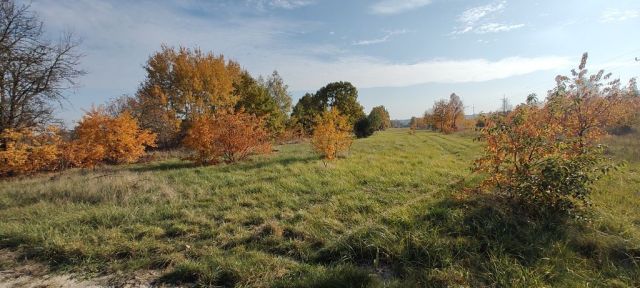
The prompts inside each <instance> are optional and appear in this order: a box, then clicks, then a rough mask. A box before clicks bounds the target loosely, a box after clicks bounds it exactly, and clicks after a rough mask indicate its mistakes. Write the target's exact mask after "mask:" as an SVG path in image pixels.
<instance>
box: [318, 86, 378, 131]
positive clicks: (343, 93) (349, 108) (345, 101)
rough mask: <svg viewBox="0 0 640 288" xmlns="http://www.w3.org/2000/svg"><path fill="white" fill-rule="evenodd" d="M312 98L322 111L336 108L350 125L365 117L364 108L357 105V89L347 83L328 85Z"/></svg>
mask: <svg viewBox="0 0 640 288" xmlns="http://www.w3.org/2000/svg"><path fill="white" fill-rule="evenodd" d="M314 97H315V98H317V99H318V101H320V103H321V104H322V108H323V111H324V110H327V109H329V108H338V110H339V111H340V113H342V114H343V115H345V116H346V117H347V118H348V120H349V123H351V124H354V123H355V122H356V121H358V120H359V119H360V118H362V117H364V116H365V114H364V108H362V105H360V103H358V89H356V87H355V86H353V85H352V84H351V83H349V82H343V81H340V82H333V83H329V84H327V85H326V86H324V87H322V88H320V90H318V92H316V94H315V95H314Z"/></svg>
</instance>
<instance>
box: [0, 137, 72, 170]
mask: <svg viewBox="0 0 640 288" xmlns="http://www.w3.org/2000/svg"><path fill="white" fill-rule="evenodd" d="M0 143H3V145H4V149H0V177H4V176H14V175H19V174H30V173H34V172H38V171H44V170H55V169H57V168H58V165H57V164H58V162H57V160H58V159H59V156H60V150H59V145H60V137H59V135H58V129H57V128H54V127H50V128H47V129H45V130H44V131H36V130H35V129H22V130H12V129H7V130H5V131H4V132H3V133H2V134H0Z"/></svg>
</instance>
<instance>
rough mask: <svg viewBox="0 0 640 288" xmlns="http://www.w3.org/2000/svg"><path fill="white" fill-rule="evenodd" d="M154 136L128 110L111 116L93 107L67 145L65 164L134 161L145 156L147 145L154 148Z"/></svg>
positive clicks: (92, 165) (84, 164) (78, 164)
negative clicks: (139, 124) (142, 127)
mask: <svg viewBox="0 0 640 288" xmlns="http://www.w3.org/2000/svg"><path fill="white" fill-rule="evenodd" d="M155 139H156V135H155V134H153V133H151V132H149V131H148V130H143V129H140V127H139V126H138V122H137V121H136V120H135V119H134V118H133V117H132V116H131V115H130V114H129V113H128V112H124V113H122V114H120V115H118V116H109V115H107V114H106V113H105V112H104V111H103V110H102V109H93V110H91V111H89V112H88V113H87V114H86V115H85V116H84V117H83V118H82V120H81V121H80V123H79V124H78V126H77V127H76V128H75V139H74V140H72V141H71V142H69V143H68V144H66V145H65V147H64V150H65V153H64V154H65V160H66V164H67V165H69V166H74V167H94V166H95V165H97V164H98V163H100V162H103V161H106V162H109V163H113V164H123V163H132V162H135V161H137V160H138V159H139V158H140V157H141V156H142V155H144V151H145V147H155Z"/></svg>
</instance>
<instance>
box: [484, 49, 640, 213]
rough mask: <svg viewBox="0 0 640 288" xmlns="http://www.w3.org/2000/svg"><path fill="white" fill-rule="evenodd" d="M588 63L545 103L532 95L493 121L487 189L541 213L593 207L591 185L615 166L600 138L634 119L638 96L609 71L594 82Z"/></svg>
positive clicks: (487, 134)
mask: <svg viewBox="0 0 640 288" xmlns="http://www.w3.org/2000/svg"><path fill="white" fill-rule="evenodd" d="M586 60H587V55H586V54H585V55H584V56H583V59H582V63H581V64H580V67H579V70H578V71H572V77H566V76H558V77H557V78H556V81H557V86H556V88H555V89H554V90H552V91H550V93H549V96H548V97H547V99H546V101H545V102H543V103H540V102H538V101H537V99H535V96H534V95H531V96H530V97H529V99H527V103H526V104H521V105H519V106H518V107H516V108H515V109H514V110H513V111H511V112H509V113H508V114H506V115H505V114H501V113H496V114H494V115H492V116H491V117H489V118H487V119H486V121H485V125H484V127H483V128H482V130H481V133H482V135H481V137H480V138H481V139H483V140H485V141H486V148H485V154H484V156H483V157H481V158H479V159H477V160H476V161H475V167H474V168H475V171H480V172H484V173H486V174H487V175H488V177H487V179H486V180H485V181H484V186H485V187H494V188H496V189H495V190H494V191H495V192H496V193H498V195H504V196H507V198H509V199H512V200H516V201H517V202H519V203H522V204H526V205H525V207H528V208H531V211H535V212H540V211H547V212H551V211H554V212H572V211H574V210H575V209H576V208H581V207H587V206H589V204H590V203H589V194H590V193H591V184H592V183H593V182H594V181H596V180H597V179H599V178H600V177H601V176H602V175H603V174H604V173H606V172H607V171H608V170H609V169H611V168H612V167H615V165H613V163H612V162H610V161H608V160H607V159H606V158H605V155H604V154H603V151H604V149H603V147H602V145H599V143H600V140H601V138H602V137H603V136H604V135H605V134H606V133H607V132H606V129H607V128H608V127H611V126H612V125H619V124H621V123H625V122H626V121H628V120H629V119H631V117H632V116H633V113H634V110H635V107H637V103H638V96H637V95H636V92H635V88H634V87H635V85H634V84H635V82H634V81H633V80H632V81H631V83H630V85H629V86H628V87H620V82H619V81H618V80H613V81H610V80H608V78H609V77H610V76H609V75H608V74H607V75H605V74H604V73H603V72H602V71H600V72H598V73H597V74H594V75H591V76H588V75H587V70H586V69H585V65H586ZM605 80H606V81H608V82H606V83H603V81H605Z"/></svg>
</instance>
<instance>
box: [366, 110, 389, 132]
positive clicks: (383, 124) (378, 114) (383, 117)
mask: <svg viewBox="0 0 640 288" xmlns="http://www.w3.org/2000/svg"><path fill="white" fill-rule="evenodd" d="M368 118H369V122H371V128H372V129H373V130H374V131H382V130H386V129H387V128H389V127H391V117H389V112H388V111H387V109H386V108H385V107H384V106H382V105H380V106H376V107H373V109H371V112H370V113H369V116H368Z"/></svg>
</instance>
